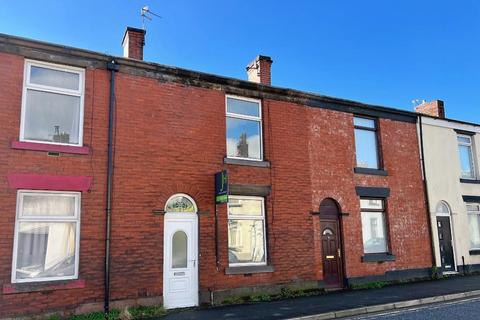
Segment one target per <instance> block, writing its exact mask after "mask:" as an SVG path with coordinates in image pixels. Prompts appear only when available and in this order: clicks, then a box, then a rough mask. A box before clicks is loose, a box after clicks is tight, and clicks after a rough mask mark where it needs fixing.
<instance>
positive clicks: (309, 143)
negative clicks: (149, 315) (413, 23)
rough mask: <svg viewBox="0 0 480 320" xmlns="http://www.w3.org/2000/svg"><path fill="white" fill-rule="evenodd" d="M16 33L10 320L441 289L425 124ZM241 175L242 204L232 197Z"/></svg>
mask: <svg viewBox="0 0 480 320" xmlns="http://www.w3.org/2000/svg"><path fill="white" fill-rule="evenodd" d="M144 36H145V33H144V31H143V30H139V29H134V28H128V29H127V31H126V33H125V36H124V51H125V57H112V56H108V55H105V54H100V53H96V52H92V51H87V50H81V49H76V48H71V47H65V46H60V45H54V44H49V43H44V42H39V41H34V40H28V39H23V38H18V37H14V36H10V35H4V34H1V35H0V83H1V84H2V85H1V86H0V112H1V116H2V120H3V121H2V125H1V126H0V155H1V157H0V212H1V217H2V223H1V224H0V234H1V238H0V288H1V292H0V318H2V317H8V316H28V315H33V314H35V315H36V314H48V313H51V312H61V313H62V314H65V315H68V314H72V313H81V312H87V311H92V310H103V309H104V308H107V309H108V308H114V307H119V306H123V305H134V304H164V305H165V307H167V308H177V307H188V306H196V305H199V304H204V303H219V302H222V301H223V300H224V299H226V298H227V297H228V296H232V295H239V294H248V293H253V292H270V293H272V292H278V291H279V290H280V289H281V288H283V287H290V288H303V289H308V288H342V287H345V286H349V285H352V284H361V283H366V282H371V281H385V280H402V279H412V278H422V277H427V276H429V272H430V268H431V266H432V253H431V244H430V243H431V242H430V235H429V231H428V230H429V225H428V223H429V222H428V221H429V220H428V219H427V213H426V206H425V202H426V200H425V196H424V185H423V181H422V173H421V165H420V156H419V142H418V138H417V115H416V114H415V113H411V112H406V111H401V110H396V109H391V108H385V107H380V106H373V105H367V104H362V103H358V102H354V101H348V100H343V99H338V98H332V97H326V96H322V95H317V94H311V93H306V92H302V91H297V90H291V89H283V88H277V87H273V86H271V84H270V81H271V80H270V67H271V64H272V60H271V59H270V58H269V57H265V56H258V57H257V58H256V59H255V60H254V61H253V62H252V63H251V64H249V65H248V67H247V72H248V77H249V81H243V80H237V79H232V78H226V77H221V76H216V75H211V74H206V73H201V72H194V71H189V70H184V69H180V68H174V67H168V66H164V65H160V64H156V63H150V62H145V61H142V58H143V41H144ZM219 172H223V177H221V178H222V179H221V180H222V181H223V182H224V183H225V184H226V186H228V188H227V187H226V186H224V187H225V188H224V189H225V190H227V189H228V203H220V204H216V203H215V202H216V201H215V199H216V198H215V191H216V190H215V179H214V177H215V174H216V173H219Z"/></svg>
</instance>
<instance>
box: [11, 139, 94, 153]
mask: <svg viewBox="0 0 480 320" xmlns="http://www.w3.org/2000/svg"><path fill="white" fill-rule="evenodd" d="M11 148H12V149H19V150H32V151H47V152H55V153H71V154H84V155H88V154H90V148H89V147H80V146H65V145H58V144H49V143H37V142H26V141H12V144H11Z"/></svg>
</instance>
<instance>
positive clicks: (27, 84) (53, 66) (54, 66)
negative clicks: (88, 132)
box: [19, 59, 85, 147]
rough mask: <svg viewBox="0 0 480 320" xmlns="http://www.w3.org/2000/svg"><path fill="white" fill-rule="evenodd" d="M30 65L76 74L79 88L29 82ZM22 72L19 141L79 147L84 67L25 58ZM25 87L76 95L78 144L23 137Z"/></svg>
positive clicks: (83, 106)
mask: <svg viewBox="0 0 480 320" xmlns="http://www.w3.org/2000/svg"><path fill="white" fill-rule="evenodd" d="M32 66H38V67H42V68H47V69H52V70H58V71H65V72H69V73H76V74H78V75H79V90H70V89H63V88H58V87H51V86H45V85H39V84H32V83H30V72H29V71H30V68H31V67H32ZM23 72H24V75H23V78H24V80H23V89H22V108H21V116H20V136H19V139H20V141H25V142H32V143H42V144H54V145H66V146H80V147H81V146H83V122H84V111H85V105H84V104H85V69H81V68H76V67H71V66H65V65H58V64H53V63H48V62H42V61H35V60H29V59H25V64H24V71H23ZM27 89H30V90H36V91H42V92H50V93H57V94H62V95H69V96H76V97H79V98H80V110H79V113H80V114H79V116H80V118H79V119H78V144H75V143H59V142H52V141H43V140H29V139H25V137H24V131H25V108H26V104H27Z"/></svg>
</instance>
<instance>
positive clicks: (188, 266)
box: [163, 212, 198, 309]
mask: <svg viewBox="0 0 480 320" xmlns="http://www.w3.org/2000/svg"><path fill="white" fill-rule="evenodd" d="M183 232H184V233H185V235H186V251H187V252H186V262H185V263H183V262H180V263H178V261H177V262H176V263H177V264H178V265H176V266H174V261H173V259H172V255H173V237H174V235H175V233H181V235H182V236H183ZM182 258H185V257H182ZM182 261H183V260H182ZM163 305H164V307H165V308H166V309H173V308H184V307H193V306H198V216H197V214H196V213H192V212H188V213H183V212H182V213H178V212H175V213H173V212H167V213H166V214H165V216H164V232H163Z"/></svg>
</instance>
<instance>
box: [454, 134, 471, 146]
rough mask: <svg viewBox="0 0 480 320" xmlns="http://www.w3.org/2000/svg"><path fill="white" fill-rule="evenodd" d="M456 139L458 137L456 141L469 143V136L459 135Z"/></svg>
mask: <svg viewBox="0 0 480 320" xmlns="http://www.w3.org/2000/svg"><path fill="white" fill-rule="evenodd" d="M457 139H458V142H460V143H465V144H470V142H471V141H470V138H468V137H461V136H457Z"/></svg>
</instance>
